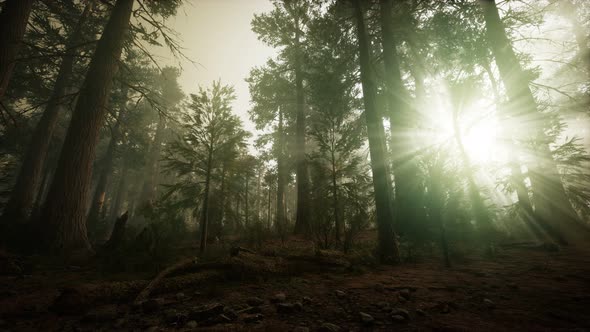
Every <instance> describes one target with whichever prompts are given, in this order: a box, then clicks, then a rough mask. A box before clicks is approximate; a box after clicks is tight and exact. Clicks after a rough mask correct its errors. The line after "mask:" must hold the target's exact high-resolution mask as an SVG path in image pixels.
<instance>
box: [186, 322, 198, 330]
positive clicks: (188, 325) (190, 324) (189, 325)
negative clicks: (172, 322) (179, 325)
mask: <svg viewBox="0 0 590 332" xmlns="http://www.w3.org/2000/svg"><path fill="white" fill-rule="evenodd" d="M197 326H199V324H198V323H197V322H196V321H194V320H191V321H189V322H188V323H186V327H188V328H191V329H196V328H197Z"/></svg>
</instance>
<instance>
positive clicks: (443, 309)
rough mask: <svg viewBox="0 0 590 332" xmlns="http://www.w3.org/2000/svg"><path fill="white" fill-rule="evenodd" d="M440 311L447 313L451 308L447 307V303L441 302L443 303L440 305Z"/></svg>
mask: <svg viewBox="0 0 590 332" xmlns="http://www.w3.org/2000/svg"><path fill="white" fill-rule="evenodd" d="M440 312H441V313H443V314H448V313H449V312H451V308H450V307H449V305H448V304H446V303H443V304H442V305H441V309H440Z"/></svg>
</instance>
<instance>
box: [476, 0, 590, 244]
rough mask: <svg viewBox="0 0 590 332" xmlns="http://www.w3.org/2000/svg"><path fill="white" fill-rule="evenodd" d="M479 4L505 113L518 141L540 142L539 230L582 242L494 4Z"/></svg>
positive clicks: (535, 171)
mask: <svg viewBox="0 0 590 332" xmlns="http://www.w3.org/2000/svg"><path fill="white" fill-rule="evenodd" d="M479 3H480V4H481V7H482V9H483V13H484V18H485V25H486V33H487V38H488V41H489V45H490V48H491V50H492V54H493V55H494V58H495V60H496V64H497V66H498V70H499V71H500V76H501V77H502V81H503V82H504V85H505V87H506V93H507V95H508V98H509V100H510V111H509V112H510V114H511V115H512V116H513V117H514V119H516V120H517V121H520V123H519V132H520V133H522V134H521V137H519V138H520V139H523V140H526V139H527V138H529V137H535V138H536V139H537V140H538V141H539V142H540V146H539V147H538V148H537V151H535V155H537V156H539V158H538V160H536V161H535V162H536V164H537V165H536V166H535V167H529V173H530V179H531V184H532V190H533V199H534V207H535V213H536V215H537V216H538V217H539V219H540V221H541V224H542V225H543V228H544V229H545V230H546V231H547V232H548V233H550V234H552V235H553V236H554V237H556V238H562V239H563V240H564V241H561V242H562V243H565V242H566V241H567V242H572V243H576V244H580V243H583V242H586V241H587V238H588V235H589V234H590V231H588V229H587V228H586V227H584V226H583V225H582V223H581V222H580V221H579V217H578V215H577V213H576V211H575V210H574V209H573V207H572V205H571V202H570V201H569V199H568V198H567V194H566V191H565V188H564V186H563V183H562V182H561V177H560V175H559V173H558V170H557V166H556V164H555V161H554V160H553V157H552V155H551V151H550V149H549V146H548V143H546V142H547V137H546V135H545V134H544V133H543V130H542V129H543V128H542V117H541V114H540V112H539V110H538V109H537V104H536V102H535V99H534V97H533V94H532V92H531V90H530V88H529V82H528V79H527V78H526V76H525V75H524V73H523V70H522V68H521V66H520V63H519V62H518V58H517V57H516V55H515V53H514V50H513V49H512V45H511V43H510V40H509V39H508V37H507V36H506V32H505V30H504V25H503V23H502V21H501V19H500V15H499V13H498V8H497V7H496V3H495V1H494V0H480V2H479ZM515 134H516V133H515ZM527 135H528V137H527ZM529 166H530V165H529Z"/></svg>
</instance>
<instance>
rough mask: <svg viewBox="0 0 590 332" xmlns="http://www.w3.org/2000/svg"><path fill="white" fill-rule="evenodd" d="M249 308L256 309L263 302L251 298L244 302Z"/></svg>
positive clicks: (256, 298) (257, 298) (259, 299)
mask: <svg viewBox="0 0 590 332" xmlns="http://www.w3.org/2000/svg"><path fill="white" fill-rule="evenodd" d="M246 303H248V305H249V306H252V307H258V306H261V305H263V304H264V300H263V299H261V298H259V297H251V298H249V299H247V300H246Z"/></svg>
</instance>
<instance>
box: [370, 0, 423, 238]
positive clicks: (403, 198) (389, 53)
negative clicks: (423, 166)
mask: <svg viewBox="0 0 590 332" xmlns="http://www.w3.org/2000/svg"><path fill="white" fill-rule="evenodd" d="M380 9H381V32H382V40H381V43H382V45H383V61H384V64H385V72H386V75H385V84H386V88H387V97H388V98H387V100H388V105H389V112H390V122H391V125H390V130H391V153H392V165H393V169H392V172H393V175H394V179H395V210H394V212H395V221H396V226H397V228H398V231H402V230H404V231H408V230H409V229H412V228H415V227H416V226H417V225H416V223H417V222H418V219H419V218H420V217H421V215H422V213H421V209H422V202H421V192H420V188H419V185H418V183H417V182H416V179H417V177H418V173H417V166H416V164H415V161H414V160H413V153H414V149H413V147H412V142H411V136H412V134H411V133H410V131H411V129H412V107H411V100H410V96H409V94H408V92H407V91H406V90H405V88H404V86H403V82H402V77H401V72H400V65H399V60H398V54H397V50H396V43H395V39H394V38H395V36H394V33H393V22H394V20H393V17H392V14H391V13H392V10H393V1H392V0H381V1H380ZM418 86H419V85H418V84H417V87H418Z"/></svg>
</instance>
